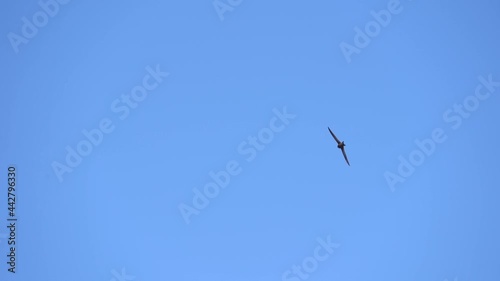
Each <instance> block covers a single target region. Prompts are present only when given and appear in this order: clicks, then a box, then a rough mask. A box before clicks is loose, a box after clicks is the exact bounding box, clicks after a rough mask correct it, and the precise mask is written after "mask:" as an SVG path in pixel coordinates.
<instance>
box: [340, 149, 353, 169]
mask: <svg viewBox="0 0 500 281" xmlns="http://www.w3.org/2000/svg"><path fill="white" fill-rule="evenodd" d="M342 154H344V158H345V161H346V162H347V165H349V166H351V164H349V160H347V155H346V154H345V149H344V148H343V147H342Z"/></svg>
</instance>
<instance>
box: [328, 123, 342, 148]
mask: <svg viewBox="0 0 500 281" xmlns="http://www.w3.org/2000/svg"><path fill="white" fill-rule="evenodd" d="M328 131H330V134H332V137H333V138H334V139H335V141H336V142H337V144H339V143H340V141H339V139H338V138H337V137H336V136H335V135H334V134H333V132H332V130H330V127H328Z"/></svg>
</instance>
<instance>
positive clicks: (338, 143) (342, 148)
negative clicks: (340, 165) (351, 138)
mask: <svg viewBox="0 0 500 281" xmlns="http://www.w3.org/2000/svg"><path fill="white" fill-rule="evenodd" d="M328 131H330V134H331V135H332V137H333V138H334V139H335V141H336V142H337V147H338V148H340V150H342V154H344V158H345V161H346V162H347V165H349V166H351V164H349V160H347V155H346V154H345V149H344V147H345V143H344V142H343V141H339V139H338V138H337V137H336V136H335V135H334V134H333V132H332V130H331V129H330V127H328Z"/></svg>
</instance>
